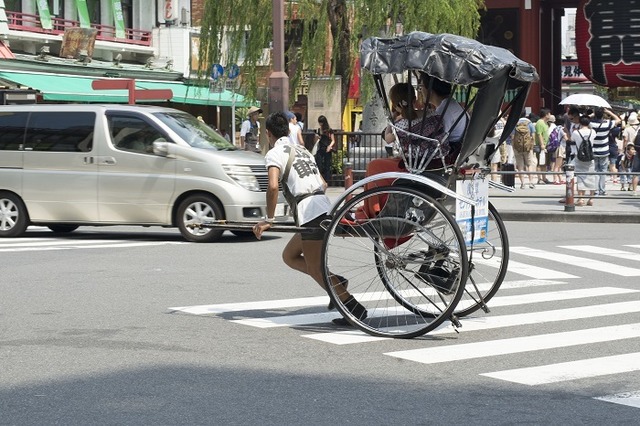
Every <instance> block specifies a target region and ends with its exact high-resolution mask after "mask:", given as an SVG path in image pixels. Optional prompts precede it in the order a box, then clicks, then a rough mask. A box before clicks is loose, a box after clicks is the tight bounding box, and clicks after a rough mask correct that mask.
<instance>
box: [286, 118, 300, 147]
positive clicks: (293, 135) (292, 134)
mask: <svg viewBox="0 0 640 426" xmlns="http://www.w3.org/2000/svg"><path fill="white" fill-rule="evenodd" d="M301 132H302V130H301V129H300V126H298V125H297V124H293V123H291V122H289V139H291V143H292V144H294V145H300V140H299V139H298V135H299V134H300V133H301Z"/></svg>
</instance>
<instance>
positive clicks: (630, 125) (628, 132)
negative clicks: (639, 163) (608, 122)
mask: <svg viewBox="0 0 640 426" xmlns="http://www.w3.org/2000/svg"><path fill="white" fill-rule="evenodd" d="M639 127H640V121H639V120H638V113H637V112H635V111H634V112H632V113H631V114H629V116H628V117H627V120H626V124H625V126H624V130H623V131H622V146H624V147H626V146H627V145H629V144H630V143H633V141H635V140H636V136H637V134H638V128H639Z"/></svg>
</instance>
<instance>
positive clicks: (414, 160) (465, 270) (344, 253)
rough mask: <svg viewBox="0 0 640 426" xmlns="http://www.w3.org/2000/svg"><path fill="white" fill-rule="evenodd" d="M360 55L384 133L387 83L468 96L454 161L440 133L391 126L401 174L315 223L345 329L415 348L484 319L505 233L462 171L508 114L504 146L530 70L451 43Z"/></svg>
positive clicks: (438, 37)
mask: <svg viewBox="0 0 640 426" xmlns="http://www.w3.org/2000/svg"><path fill="white" fill-rule="evenodd" d="M360 55H361V64H362V68H363V70H366V71H368V72H370V73H371V74H372V75H373V79H374V82H375V87H376V92H377V96H379V97H380V99H381V100H382V105H383V108H384V110H385V113H386V115H387V118H388V119H389V123H390V124H391V125H392V126H393V124H392V121H391V113H390V111H389V102H388V99H387V94H386V93H387V92H386V90H385V84H384V80H385V76H387V75H390V74H396V75H402V76H404V75H405V74H406V80H407V81H408V82H412V81H413V82H417V80H418V78H417V76H418V75H419V74H420V75H426V76H428V77H430V78H436V79H439V80H441V81H443V82H446V83H449V84H451V85H453V86H454V87H455V88H456V93H458V94H462V96H463V97H464V99H463V102H462V103H461V105H464V110H463V112H462V113H461V114H460V117H459V118H458V120H460V119H463V120H465V122H466V125H465V130H464V133H463V137H462V139H461V141H460V144H459V146H458V148H457V150H456V152H454V153H453V155H451V154H449V155H447V152H446V150H445V149H444V147H446V145H447V141H448V137H449V135H448V134H447V133H446V132H445V133H441V134H439V135H438V136H436V137H434V136H431V135H425V134H422V133H421V132H420V131H417V132H414V130H415V129H414V128H411V129H410V130H407V129H399V128H394V131H396V134H397V137H396V142H395V143H396V145H397V151H398V152H399V154H400V160H401V161H399V162H398V164H399V166H398V168H397V169H396V170H393V171H385V172H382V173H376V174H372V175H370V176H367V177H365V178H364V179H362V180H360V181H359V182H357V183H356V184H354V185H352V186H351V187H349V188H348V189H347V190H345V192H344V193H343V194H342V195H341V196H340V197H339V198H338V199H337V200H336V201H335V202H334V204H333V206H332V210H331V212H330V213H329V217H330V219H327V220H326V221H324V222H323V223H322V224H321V226H322V228H324V229H325V231H326V233H325V237H324V242H323V259H322V265H323V272H324V276H325V282H326V283H327V288H328V293H329V297H330V299H331V301H332V302H333V305H334V306H335V307H336V308H337V309H338V310H339V312H340V313H341V314H342V315H343V316H344V317H345V318H346V319H347V320H348V321H349V322H350V323H351V324H353V325H354V326H355V327H357V328H359V329H361V330H362V331H364V332H366V333H368V334H371V335H374V336H380V337H393V338H413V337H416V336H420V335H423V334H425V333H428V332H429V331H431V330H433V329H435V328H436V327H438V326H440V325H442V324H443V323H444V322H445V321H447V320H448V321H450V322H451V324H452V325H453V326H454V327H456V328H457V327H460V326H461V323H460V321H459V319H458V318H460V317H463V316H465V315H469V314H471V313H473V312H475V311H477V310H478V309H483V310H484V311H485V312H488V308H487V302H488V301H489V300H490V299H491V298H492V297H493V296H494V295H495V293H496V292H497V291H498V289H499V287H500V285H501V283H502V280H503V279H504V276H505V274H506V271H507V265H508V256H509V245H508V239H507V232H506V229H505V227H504V224H503V222H502V220H501V218H500V216H499V214H498V212H497V211H496V209H495V208H494V207H493V205H491V204H490V203H488V200H487V198H488V197H487V195H488V191H486V190H485V189H484V187H485V186H488V185H489V184H490V181H489V180H488V179H485V175H486V174H487V171H486V170H482V169H479V168H477V167H474V164H470V157H472V156H473V153H474V152H475V151H476V150H477V149H478V147H479V146H480V145H481V144H482V143H483V142H484V140H485V138H486V136H487V135H488V134H489V132H490V131H491V129H493V128H494V126H495V124H496V123H497V122H498V120H500V119H501V118H502V117H504V116H507V115H508V118H507V120H506V122H505V125H504V130H503V132H502V136H501V138H500V140H499V144H500V143H504V142H505V140H506V138H507V136H508V135H509V134H510V133H511V132H512V130H513V129H514V128H515V125H516V123H517V121H518V119H519V116H520V113H521V111H522V109H523V107H524V103H525V100H526V97H527V94H528V91H529V87H530V85H531V83H533V82H535V81H536V80H537V79H538V76H537V73H536V70H535V68H534V67H533V66H532V65H530V64H528V63H526V62H524V61H522V60H520V59H518V58H517V57H516V56H514V55H513V54H512V53H511V52H509V51H508V50H505V49H502V48H499V47H494V46H487V45H484V44H482V43H480V42H478V41H475V40H471V39H468V38H464V37H461V36H456V35H451V34H429V33H424V32H412V33H410V34H407V35H403V36H399V37H393V38H382V37H370V38H368V39H366V40H364V42H363V43H362V46H361V50H360ZM450 101H451V100H450V99H449V100H447V102H450ZM444 108H445V111H446V108H447V105H446V104H445V106H444ZM462 115H464V116H465V117H466V118H465V117H462ZM499 144H498V146H499ZM425 147H430V148H428V149H427V148H425ZM496 149H498V147H496ZM471 162H473V161H472V160H471ZM491 184H492V185H493V186H496V187H500V188H502V189H506V187H503V186H502V185H500V184H495V183H491ZM478 195H479V196H478ZM487 203H488V204H487ZM463 213H464V214H465V217H464V218H463V217H462V214H463ZM469 213H470V215H469ZM467 216H469V217H467ZM461 224H463V225H464V226H463V227H464V230H463V229H462V228H461ZM223 226H229V224H227V225H223ZM272 229H273V230H277V226H274V227H273V228H272ZM281 230H283V231H286V230H292V231H299V230H300V229H299V228H295V227H288V229H284V227H283V228H281ZM331 274H333V275H337V276H339V277H340V281H341V283H343V284H346V285H348V290H349V292H350V293H351V294H352V295H353V296H354V297H355V298H356V299H357V300H358V301H359V302H360V303H361V304H362V305H364V306H365V307H366V309H367V314H366V316H365V315H361V316H360V317H358V316H356V315H354V314H353V313H352V312H350V310H349V309H348V308H347V307H346V306H345V305H344V303H343V302H341V301H340V297H339V294H337V288H340V287H341V286H334V285H333V284H332V281H331V279H330V275H331Z"/></svg>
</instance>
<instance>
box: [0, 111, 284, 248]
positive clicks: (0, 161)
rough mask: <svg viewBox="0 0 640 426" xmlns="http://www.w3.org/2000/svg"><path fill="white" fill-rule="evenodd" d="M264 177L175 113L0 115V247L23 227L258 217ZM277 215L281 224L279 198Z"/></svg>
mask: <svg viewBox="0 0 640 426" xmlns="http://www.w3.org/2000/svg"><path fill="white" fill-rule="evenodd" d="M267 182H268V178H267V171H266V168H265V163H264V158H263V157H262V156H260V155H259V154H255V153H250V152H245V151H241V150H239V149H237V148H236V147H234V146H233V145H232V144H230V143H229V142H227V141H226V140H225V139H224V138H223V137H222V136H220V135H219V134H218V133H217V132H216V131H214V130H213V129H211V128H210V127H208V126H207V125H205V124H203V123H201V122H200V121H198V120H197V119H196V118H195V117H193V116H192V115H190V114H187V113H185V112H182V111H178V110H174V109H169V108H162V107H155V106H135V105H22V106H19V105H11V106H0V237H16V236H19V235H21V234H23V233H24V231H25V230H26V229H27V227H28V226H29V225H40V226H47V227H49V228H50V229H51V230H53V231H54V232H71V231H73V230H75V229H76V228H78V226H85V225H93V226H104V225H143V226H164V227H176V226H177V227H178V228H179V229H180V232H181V233H182V235H183V237H184V238H185V239H187V240H188V241H195V242H209V241H214V240H216V239H218V238H219V237H220V235H221V234H222V232H223V231H221V230H218V229H216V230H212V229H210V228H193V227H190V226H189V225H194V224H195V225H197V224H199V223H202V222H203V221H204V220H211V219H227V220H232V221H252V220H253V221H255V220H256V219H258V218H260V217H262V216H264V215H265V213H266V197H265V191H266V189H267ZM280 197H281V198H280V199H279V203H278V209H277V211H276V215H278V216H283V217H284V216H285V214H286V212H285V203H284V199H283V198H282V195H281V196H280Z"/></svg>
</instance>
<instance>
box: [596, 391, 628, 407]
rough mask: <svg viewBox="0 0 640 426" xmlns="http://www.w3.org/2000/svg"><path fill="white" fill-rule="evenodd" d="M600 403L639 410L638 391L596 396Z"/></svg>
mask: <svg viewBox="0 0 640 426" xmlns="http://www.w3.org/2000/svg"><path fill="white" fill-rule="evenodd" d="M593 399H597V400H600V401H606V402H613V403H614V404H621V405H627V406H629V407H634V408H640V391H635V392H625V393H618V394H615V395H607V396H598V397H596V398H593Z"/></svg>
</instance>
